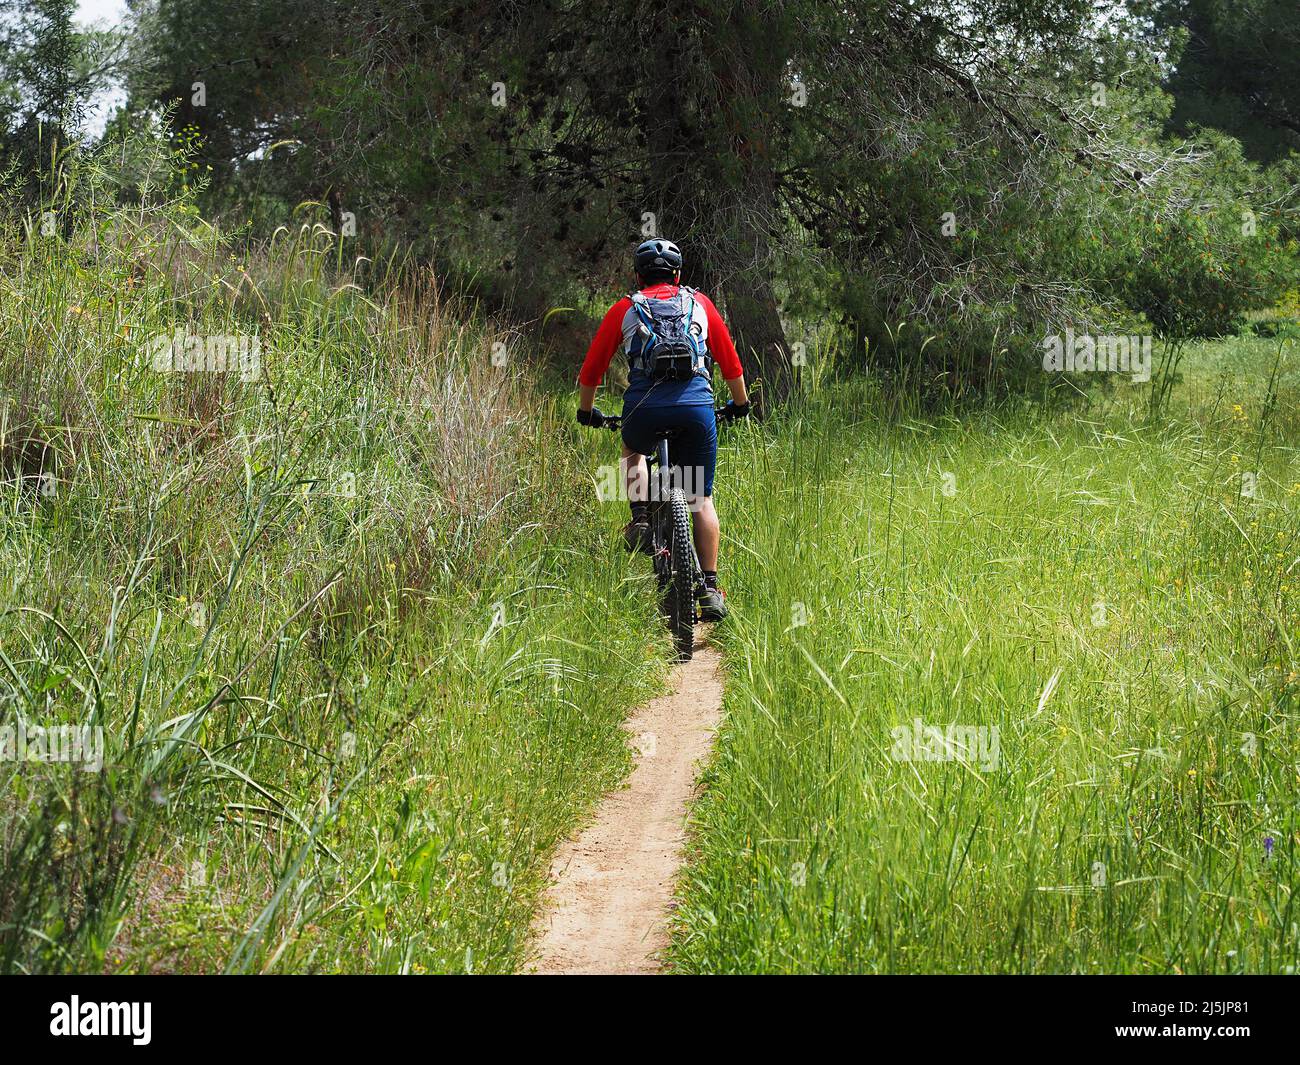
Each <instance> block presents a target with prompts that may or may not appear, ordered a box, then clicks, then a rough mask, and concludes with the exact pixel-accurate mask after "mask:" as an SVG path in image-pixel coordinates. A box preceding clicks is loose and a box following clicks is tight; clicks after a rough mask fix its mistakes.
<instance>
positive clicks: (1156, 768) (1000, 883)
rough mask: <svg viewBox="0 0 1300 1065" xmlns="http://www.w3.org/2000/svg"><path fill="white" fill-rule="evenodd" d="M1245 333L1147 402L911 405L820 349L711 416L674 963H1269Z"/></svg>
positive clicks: (1290, 766) (1283, 385) (1269, 450)
mask: <svg viewBox="0 0 1300 1065" xmlns="http://www.w3.org/2000/svg"><path fill="white" fill-rule="evenodd" d="M1277 356H1278V348H1277V342H1263V341H1257V342H1247V341H1242V342H1238V343H1236V344H1232V345H1206V346H1203V347H1202V348H1200V349H1198V350H1196V351H1193V352H1191V353H1190V355H1189V358H1188V359H1187V360H1186V362H1185V363H1184V368H1185V371H1186V373H1185V380H1184V382H1183V384H1182V385H1181V386H1180V388H1179V389H1178V390H1177V391H1176V392H1175V393H1174V395H1173V397H1172V399H1171V401H1170V403H1169V405H1168V407H1167V419H1166V420H1165V421H1164V422H1163V423H1162V424H1160V425H1153V424H1150V423H1149V422H1148V420H1147V411H1148V405H1147V404H1146V403H1145V393H1144V390H1142V389H1139V388H1135V387H1133V386H1131V385H1121V386H1119V387H1118V388H1117V389H1115V390H1113V391H1111V392H1108V393H1105V394H1099V395H1098V396H1097V397H1096V399H1095V401H1094V403H1093V405H1092V406H1091V407H1090V408H1088V409H1086V410H1083V411H1076V412H1072V413H1069V414H1067V415H1064V416H1061V415H1050V414H1047V413H1044V412H1042V411H1035V410H1033V409H1031V408H1028V407H1026V408H1023V409H1019V410H1015V409H1002V410H1000V411H995V412H983V413H980V414H973V415H970V416H967V417H963V418H962V419H960V420H958V419H944V420H940V421H938V422H937V423H936V422H933V421H929V420H922V419H921V418H919V417H918V418H908V417H903V418H901V419H896V420H890V421H886V420H884V419H882V418H881V417H879V416H878V414H877V411H879V410H880V408H881V403H880V402H879V398H878V397H877V396H876V395H875V393H874V392H873V391H872V389H871V386H870V383H861V382H858V383H855V384H853V385H845V386H841V387H838V388H836V387H835V386H834V385H833V384H831V383H829V382H828V383H827V384H826V385H825V386H824V387H823V389H822V390H820V391H818V392H817V393H816V394H815V395H813V396H812V397H810V398H809V399H808V401H807V402H806V404H804V405H803V406H802V408H800V409H796V410H793V411H791V412H790V414H789V416H787V417H785V418H783V419H782V420H780V421H779V422H777V423H774V424H771V425H769V426H765V427H762V428H761V429H759V430H756V431H747V432H742V433H733V434H730V435H729V436H728V437H726V438H724V444H723V454H722V456H721V459H720V470H721V471H722V472H721V473H720V477H719V484H720V486H721V487H720V491H719V510H720V512H721V514H722V520H723V530H724V543H723V569H724V578H725V580H726V582H727V584H728V591H729V593H730V598H731V602H732V603H734V611H733V614H732V617H730V618H729V619H728V621H727V623H726V625H725V626H722V627H720V633H719V638H720V639H721V641H722V645H723V648H724V653H725V660H726V663H727V677H728V683H727V693H726V703H725V709H726V724H725V727H724V730H723V732H722V734H721V736H720V741H719V745H718V749H717V752H716V756H715V759H714V762H713V763H712V765H711V768H710V770H709V772H708V773H707V776H706V791H705V794H704V797H703V798H702V800H701V801H700V802H699V804H698V805H697V807H696V810H695V816H696V825H695V833H694V836H693V839H694V842H693V845H692V847H693V849H692V856H691V861H690V863H689V866H688V868H687V870H686V872H685V874H684V877H683V880H682V884H681V890H682V894H683V905H682V906H681V908H680V910H679V911H678V912H677V915H676V920H675V936H674V946H673V952H672V960H673V963H674V965H675V967H676V968H677V969H678V970H680V971H685V972H812V971H835V972H840V971H863V972H1107V973H1118V972H1196V973H1205V972H1277V971H1288V972H1289V971H1293V970H1294V968H1295V966H1296V963H1297V955H1298V954H1300V912H1297V909H1296V907H1295V895H1296V889H1297V887H1298V886H1300V868H1298V865H1297V853H1296V852H1297V844H1298V843H1300V836H1298V835H1297V832H1298V830H1300V821H1298V818H1297V794H1300V743H1298V739H1297V730H1296V713H1297V692H1298V690H1300V689H1298V687H1297V685H1298V684H1300V657H1298V654H1297V652H1298V650H1300V648H1298V647H1297V640H1298V637H1300V609H1298V607H1297V594H1296V593H1297V586H1298V583H1300V557H1298V556H1300V540H1298V538H1297V535H1298V533H1300V526H1298V523H1297V518H1298V516H1300V468H1298V467H1297V463H1296V455H1295V442H1296V439H1297V428H1298V427H1297V423H1296V420H1295V419H1296V415H1295V400H1296V398H1297V396H1298V395H1300V390H1298V389H1297V381H1296V376H1295V373H1294V366H1295V358H1296V356H1295V353H1294V352H1292V353H1291V354H1290V367H1291V369H1288V368H1287V364H1286V363H1285V362H1284V363H1283V366H1282V372H1281V373H1280V374H1278V375H1277V377H1276V379H1273V378H1274V374H1273V371H1274V368H1275V365H1276V364H1277ZM1270 380H1272V384H1270ZM1243 474H1252V475H1254V494H1253V495H1251V494H1250V493H1249V491H1247V493H1246V494H1243V487H1245V486H1246V485H1247V483H1248V479H1243V476H1242V475H1243ZM946 475H950V476H946ZM916 719H920V720H921V721H922V722H923V723H924V724H925V725H936V726H940V727H944V728H946V727H947V726H948V725H949V724H956V725H958V726H967V727H975V728H980V727H983V728H989V729H996V730H997V733H996V734H997V736H998V738H999V754H1000V759H999V761H998V765H997V767H996V768H995V769H990V767H989V766H988V765H987V764H981V762H980V761H979V759H978V758H976V757H974V756H973V754H972V753H971V752H969V751H963V750H962V749H961V748H958V749H957V751H956V754H957V757H955V758H952V759H948V760H938V759H936V760H926V759H924V758H921V759H920V760H915V759H914V760H906V759H905V758H904V757H903V756H904V755H905V754H906V753H907V752H906V751H905V750H903V749H899V748H897V747H896V736H895V734H894V733H893V731H892V730H893V729H895V728H896V727H898V726H904V727H907V728H908V729H909V730H910V729H912V728H913V722H914V721H915V720H916ZM992 735H993V733H987V734H986V736H989V737H991V736H992Z"/></svg>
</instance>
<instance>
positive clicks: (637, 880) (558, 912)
mask: <svg viewBox="0 0 1300 1065" xmlns="http://www.w3.org/2000/svg"><path fill="white" fill-rule="evenodd" d="M719 663H720V659H719V655H718V652H717V651H716V650H715V649H714V648H713V647H711V646H709V645H708V644H707V643H705V644H703V645H702V646H700V647H698V648H697V650H696V652H695V656H694V657H693V658H692V659H691V660H690V661H689V662H685V663H682V664H681V665H678V666H676V667H675V668H674V670H673V677H672V692H671V693H670V694H668V695H665V696H661V697H660V698H658V699H655V700H653V701H652V702H650V703H647V704H646V705H645V706H643V707H640V708H639V709H638V710H636V711H635V712H634V713H633V714H632V716H631V717H630V718H629V719H628V720H627V721H626V722H625V723H624V728H626V729H627V730H628V732H629V733H631V742H632V745H633V748H634V749H635V750H636V751H637V752H638V753H637V755H636V767H635V768H634V769H633V770H632V775H631V776H630V777H629V778H628V783H627V787H626V788H624V789H623V790H621V791H615V792H611V793H610V794H608V795H606V796H605V798H604V799H603V800H602V802H601V804H600V806H599V807H597V810H596V818H595V820H594V821H593V822H592V823H591V825H589V826H588V827H587V828H586V829H585V830H584V831H583V832H582V834H581V835H580V836H578V837H577V838H576V839H571V840H569V841H568V842H566V843H564V844H562V845H561V847H560V849H559V851H558V852H557V853H556V855H555V859H554V861H553V862H552V863H551V886H550V888H549V889H548V890H547V893H546V898H545V900H544V902H543V905H542V909H541V911H540V913H539V915H538V917H537V920H536V921H535V922H534V923H533V934H534V936H535V943H536V948H537V960H536V961H535V962H534V964H533V966H532V967H531V968H532V971H535V972H537V973H541V974H547V975H564V974H574V975H576V974H580V973H612V974H635V973H657V972H659V971H660V969H661V967H662V965H661V961H660V958H661V956H662V953H663V950H664V948H665V947H667V945H668V932H667V928H666V919H667V917H668V913H669V910H670V907H671V906H672V887H673V877H674V876H675V875H676V873H677V869H678V867H679V866H680V865H681V861H682V847H683V843H684V842H685V819H686V807H687V803H688V802H689V801H690V799H691V796H692V794H693V793H694V787H695V774H696V770H697V768H698V765H697V763H699V762H701V761H702V760H703V759H704V758H705V756H706V755H707V754H708V753H709V748H710V745H711V744H712V742H713V733H714V731H715V730H716V729H717V727H718V722H719V721H720V720H721V717H722V676H721V673H720V671H719Z"/></svg>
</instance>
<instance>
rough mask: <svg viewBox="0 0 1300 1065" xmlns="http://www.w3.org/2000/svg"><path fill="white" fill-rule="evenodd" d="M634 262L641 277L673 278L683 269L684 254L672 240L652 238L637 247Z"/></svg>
mask: <svg viewBox="0 0 1300 1065" xmlns="http://www.w3.org/2000/svg"><path fill="white" fill-rule="evenodd" d="M633 262H634V264H635V266H636V272H637V274H638V276H640V277H644V278H654V277H672V276H673V274H675V273H677V271H678V270H680V269H681V268H682V252H681V249H680V248H678V247H677V245H676V244H674V243H673V242H672V241H671V240H664V239H663V238H662V237H651V238H650V239H649V240H646V241H642V242H641V243H640V244H638V245H637V249H636V254H635V255H634V256H633Z"/></svg>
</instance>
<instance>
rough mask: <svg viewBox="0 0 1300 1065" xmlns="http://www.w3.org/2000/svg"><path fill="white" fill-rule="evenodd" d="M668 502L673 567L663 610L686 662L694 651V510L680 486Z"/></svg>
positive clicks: (678, 649) (670, 557) (679, 659)
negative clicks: (692, 513) (692, 539)
mask: <svg viewBox="0 0 1300 1065" xmlns="http://www.w3.org/2000/svg"><path fill="white" fill-rule="evenodd" d="M668 506H669V518H670V525H669V529H668V553H669V562H670V565H671V568H670V572H669V578H668V582H667V586H666V587H665V588H664V592H663V611H664V616H665V617H666V618H667V619H668V630H669V632H671V633H672V637H673V645H674V646H675V647H676V649H677V659H678V661H680V662H685V661H687V660H689V659H690V657H691V655H692V654H693V653H694V652H695V550H694V547H693V546H692V543H691V512H690V508H689V507H688V506H687V505H686V496H685V494H684V493H683V492H682V490H681V489H680V488H674V489H672V491H671V493H670V494H669V498H668Z"/></svg>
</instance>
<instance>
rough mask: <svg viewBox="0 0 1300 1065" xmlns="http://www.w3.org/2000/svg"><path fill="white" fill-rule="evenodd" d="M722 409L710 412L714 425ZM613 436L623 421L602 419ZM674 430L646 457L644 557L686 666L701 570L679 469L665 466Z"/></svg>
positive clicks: (691, 646) (665, 433) (701, 583)
mask: <svg viewBox="0 0 1300 1065" xmlns="http://www.w3.org/2000/svg"><path fill="white" fill-rule="evenodd" d="M724 410H725V408H723V407H719V408H717V409H716V410H715V411H714V415H715V417H717V418H718V421H719V423H721V422H722V421H723V420H724V419H723V412H724ZM601 427H602V428H604V429H610V430H612V431H615V432H617V431H618V430H619V429H621V428H622V427H623V419H622V418H621V417H618V416H617V415H613V416H610V415H607V416H606V417H605V421H604V423H603V425H602V426H601ZM675 433H676V430H673V429H664V430H662V431H661V432H659V433H656V444H655V449H654V451H653V452H651V453H650V455H648V456H647V458H646V466H647V468H648V471H649V475H650V476H649V484H648V490H649V497H648V502H649V504H650V505H649V508H648V511H649V512H648V515H647V517H648V520H649V522H650V557H651V559H652V560H653V562H654V568H655V581H656V585H657V587H658V591H659V611H660V613H661V614H663V616H664V620H665V621H666V622H667V624H668V631H669V632H670V633H671V634H672V638H673V647H674V648H675V650H676V657H677V661H679V662H687V661H690V658H691V655H692V654H694V652H695V623H696V622H697V621H699V610H698V609H697V606H696V603H697V600H698V598H699V596H700V595H701V594H703V591H704V570H703V568H702V567H701V566H700V556H699V555H698V554H697V553H696V551H695V538H694V537H693V536H692V535H691V508H690V504H689V503H688V502H687V499H686V491H685V488H684V487H683V486H682V483H681V480H682V476H681V470H680V469H678V467H676V466H669V465H668V442H669V440H671V439H672V438H673V436H674V435H675Z"/></svg>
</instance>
